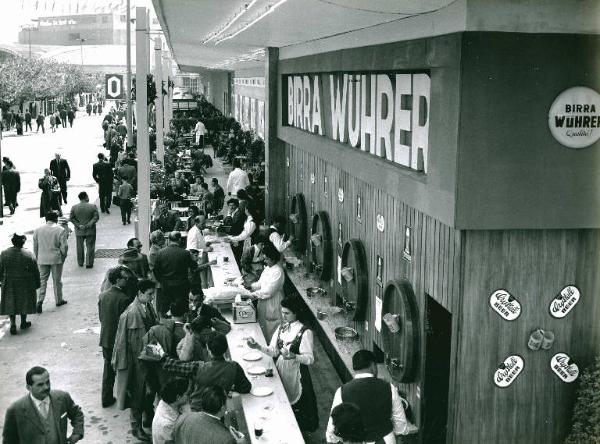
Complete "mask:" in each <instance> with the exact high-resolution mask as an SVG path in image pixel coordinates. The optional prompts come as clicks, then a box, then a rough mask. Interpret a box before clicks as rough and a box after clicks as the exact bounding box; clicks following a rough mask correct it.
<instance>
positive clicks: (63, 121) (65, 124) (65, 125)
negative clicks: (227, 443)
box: [61, 117, 67, 128]
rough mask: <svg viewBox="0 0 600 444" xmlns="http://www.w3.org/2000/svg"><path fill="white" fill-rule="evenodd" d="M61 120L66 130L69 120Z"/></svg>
mask: <svg viewBox="0 0 600 444" xmlns="http://www.w3.org/2000/svg"><path fill="white" fill-rule="evenodd" d="M61 120H62V126H63V128H66V127H67V118H66V117H65V118H64V119H61Z"/></svg>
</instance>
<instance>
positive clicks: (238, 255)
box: [231, 241, 244, 268]
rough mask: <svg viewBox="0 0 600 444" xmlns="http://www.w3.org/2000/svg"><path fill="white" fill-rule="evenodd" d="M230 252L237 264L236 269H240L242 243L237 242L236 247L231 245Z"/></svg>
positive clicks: (242, 250)
mask: <svg viewBox="0 0 600 444" xmlns="http://www.w3.org/2000/svg"><path fill="white" fill-rule="evenodd" d="M231 251H232V252H233V257H234V258H235V262H236V263H237V266H238V268H241V262H242V253H243V252H244V242H243V241H242V242H237V245H234V244H231Z"/></svg>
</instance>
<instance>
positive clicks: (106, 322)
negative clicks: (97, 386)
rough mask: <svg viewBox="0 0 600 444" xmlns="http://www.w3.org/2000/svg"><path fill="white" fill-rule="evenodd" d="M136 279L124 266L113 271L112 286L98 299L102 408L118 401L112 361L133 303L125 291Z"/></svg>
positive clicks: (110, 276) (111, 273) (109, 279)
mask: <svg viewBox="0 0 600 444" xmlns="http://www.w3.org/2000/svg"><path fill="white" fill-rule="evenodd" d="M134 278H135V277H134V276H133V273H132V272H131V271H130V270H129V269H128V268H127V267H124V266H122V265H120V266H118V267H115V268H113V269H111V270H110V271H109V273H108V281H109V282H110V283H111V284H112V287H110V288H109V289H108V290H107V291H105V292H104V293H101V294H100V298H99V299H98V314H99V317H100V347H102V357H103V358H104V371H103V373H102V407H105V408H106V407H110V406H111V405H113V404H114V403H115V402H116V401H117V400H116V399H115V397H114V396H113V389H114V385H115V376H116V373H115V371H114V369H113V368H112V365H111V363H110V360H111V358H112V354H113V348H114V346H115V337H116V335H117V327H118V325H119V317H120V316H121V313H123V312H124V311H125V309H126V308H127V307H128V306H129V304H130V303H131V300H132V299H131V297H129V296H128V295H127V294H126V293H125V289H126V287H127V285H128V282H130V281H131V280H132V279H134Z"/></svg>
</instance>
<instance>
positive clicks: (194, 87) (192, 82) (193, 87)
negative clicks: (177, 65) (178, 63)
mask: <svg viewBox="0 0 600 444" xmlns="http://www.w3.org/2000/svg"><path fill="white" fill-rule="evenodd" d="M182 80H183V88H184V89H187V90H188V91H189V92H190V93H197V92H198V89H199V82H198V78H197V77H183V79H182Z"/></svg>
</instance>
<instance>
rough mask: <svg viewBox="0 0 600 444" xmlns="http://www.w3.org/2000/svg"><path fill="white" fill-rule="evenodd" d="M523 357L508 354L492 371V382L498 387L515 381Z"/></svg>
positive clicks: (503, 386)
mask: <svg viewBox="0 0 600 444" xmlns="http://www.w3.org/2000/svg"><path fill="white" fill-rule="evenodd" d="M523 367H524V363H523V358H521V357H520V356H519V355H512V356H509V357H508V358H506V359H505V360H504V362H503V363H502V364H500V365H499V366H498V369H497V370H496V372H495V373H494V384H496V385H497V386H498V387H501V388H505V387H508V386H509V385H511V384H512V383H513V382H515V379H517V376H519V374H520V373H521V372H522V371H523Z"/></svg>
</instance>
